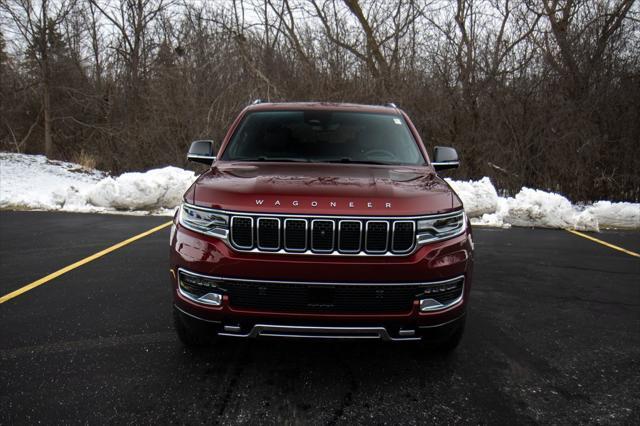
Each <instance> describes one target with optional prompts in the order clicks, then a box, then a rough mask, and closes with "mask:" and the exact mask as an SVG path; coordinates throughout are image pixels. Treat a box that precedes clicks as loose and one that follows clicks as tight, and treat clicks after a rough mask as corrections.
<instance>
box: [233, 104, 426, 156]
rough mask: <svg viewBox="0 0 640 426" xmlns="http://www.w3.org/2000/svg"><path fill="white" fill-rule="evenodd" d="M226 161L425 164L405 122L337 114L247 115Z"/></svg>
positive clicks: (386, 116) (395, 117)
mask: <svg viewBox="0 0 640 426" xmlns="http://www.w3.org/2000/svg"><path fill="white" fill-rule="evenodd" d="M222 160H227V161H296V162H298V161H299V162H314V163H366V164H406V165H421V164H425V159H424V157H423V155H422V153H421V152H420V149H419V148H418V145H417V143H416V141H415V140H414V139H413V137H412V135H411V132H410V131H409V128H408V127H407V124H406V123H405V121H404V119H403V118H402V116H399V115H391V114H372V113H361V112H339V111H260V112H252V113H249V114H248V115H247V116H246V117H245V118H244V120H243V121H242V123H241V125H240V127H239V128H238V130H237V131H236V132H235V134H234V135H233V137H232V139H231V141H230V142H229V145H228V146H227V148H226V150H225V151H224V153H223V155H222Z"/></svg>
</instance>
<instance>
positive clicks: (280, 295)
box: [218, 278, 463, 313]
mask: <svg viewBox="0 0 640 426" xmlns="http://www.w3.org/2000/svg"><path fill="white" fill-rule="evenodd" d="M462 280H463V279H462V278H460V279H459V285H456V286H455V287H456V289H455V291H457V294H456V295H455V297H452V299H451V300H454V299H456V298H457V297H459V296H460V295H461V294H462ZM218 286H219V288H221V289H222V290H224V291H225V292H226V294H227V295H228V296H229V303H230V305H231V306H233V307H236V308H247V309H260V310H268V311H285V312H294V311H295V312H345V313H347V312H353V313H359V312H408V311H410V310H411V309H412V307H413V303H414V301H415V300H416V299H417V298H418V297H419V296H420V295H423V294H425V289H428V288H429V286H430V284H429V283H424V284H423V283H420V284H306V283H279V282H257V281H256V282H251V281H233V280H231V279H230V280H228V281H225V282H223V283H220V284H219V285H218ZM452 294H453V293H452ZM450 296H452V295H446V296H445V295H444V294H439V295H438V296H437V297H438V299H440V298H446V297H450Z"/></svg>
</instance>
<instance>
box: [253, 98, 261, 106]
mask: <svg viewBox="0 0 640 426" xmlns="http://www.w3.org/2000/svg"><path fill="white" fill-rule="evenodd" d="M261 103H262V99H256V100H255V101H253V102H251V105H258V104H261Z"/></svg>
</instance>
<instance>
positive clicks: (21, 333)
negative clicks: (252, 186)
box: [0, 211, 640, 424]
mask: <svg viewBox="0 0 640 426" xmlns="http://www.w3.org/2000/svg"><path fill="white" fill-rule="evenodd" d="M167 220H168V219H167V218H159V217H135V216H116V215H88V214H70V213H45V212H6V211H3V212H0V271H1V273H2V277H3V278H2V280H0V297H1V296H3V295H5V294H8V293H10V292H12V291H14V290H16V289H18V288H20V287H22V286H24V285H26V284H28V283H31V282H32V281H35V280H37V279H39V278H41V277H43V276H45V275H47V274H49V273H51V272H53V271H56V270H58V269H60V268H62V267H64V266H67V265H69V264H72V263H74V262H76V261H77V260H79V259H82V258H85V257H87V256H89V255H91V254H93V253H95V252H98V251H100V250H102V249H104V248H106V247H109V246H111V245H113V244H115V243H117V242H120V241H122V240H125V239H127V238H129V237H131V236H132V235H135V234H138V233H140V232H143V231H146V230H148V229H150V228H153V227H155V226H158V225H160V224H162V223H164V222H166V221H167ZM168 233H169V230H168V228H167V229H163V230H161V231H158V232H155V233H153V234H151V235H149V236H147V237H145V238H142V239H140V240H138V241H135V242H133V243H131V244H129V245H127V246H124V247H122V248H120V249H118V250H116V251H114V252H112V253H110V254H108V255H106V256H104V257H101V258H99V259H96V260H94V261H92V262H89V263H87V264H86V265H84V266H81V267H79V268H77V269H74V270H72V271H70V272H68V273H66V274H64V275H61V276H60V277H58V278H55V279H53V280H51V281H49V282H47V283H46V284H44V285H42V286H39V287H37V288H34V289H32V290H30V291H28V292H25V293H23V294H20V295H19V296H17V297H15V298H12V299H11V300H8V301H7V302H5V303H3V304H0V424H19V423H29V424H32V423H37V422H43V423H154V424H157V423H191V424H194V423H202V422H206V423H294V424H295V423H314V424H353V423H390V424H397V423H401V424H407V423H409V424H410V423H509V424H514V423H519V424H526V423H541V422H542V423H556V424H566V423H610V424H640V374H639V371H640V259H639V258H637V257H633V256H630V255H628V254H625V253H621V252H619V251H615V250H612V249H611V248H608V247H605V246H603V245H600V244H596V243H594V242H592V241H589V240H587V239H584V238H581V237H579V236H576V235H573V234H570V233H568V232H566V231H561V230H540V229H537V230H530V229H510V230H498V229H489V228H478V229H474V233H475V234H474V236H475V240H476V259H477V260H476V269H475V280H474V285H473V288H472V299H471V305H470V311H469V316H468V321H467V330H466V334H465V337H464V338H463V341H462V343H461V345H460V347H459V348H458V350H457V351H456V352H455V354H453V355H452V356H450V357H444V356H442V355H438V354H437V353H424V352H420V351H418V350H417V349H416V348H415V347H414V346H412V345H408V344H401V345H392V344H382V343H368V344H362V343H357V344H354V343H349V342H309V341H279V340H263V341H235V340H234V341H228V342H227V343H226V344H225V345H223V346H220V347H216V348H213V349H210V350H206V351H189V350H185V349H184V348H183V347H182V346H181V344H180V343H179V341H178V339H177V337H176V336H175V334H174V331H173V326H172V322H171V290H170V288H169V285H168V280H167V273H168V271H167V256H168ZM595 236H596V237H597V238H600V239H602V240H605V241H607V242H609V243H612V244H616V245H619V246H621V247H624V248H626V249H628V250H631V251H634V252H640V233H637V232H635V233H634V232H626V233H623V232H603V233H601V234H597V235H595Z"/></svg>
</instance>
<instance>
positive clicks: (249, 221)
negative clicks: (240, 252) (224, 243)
mask: <svg viewBox="0 0 640 426" xmlns="http://www.w3.org/2000/svg"><path fill="white" fill-rule="evenodd" d="M231 241H233V245H234V246H236V248H239V249H251V248H253V218H252V217H245V216H234V217H232V218H231Z"/></svg>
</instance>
